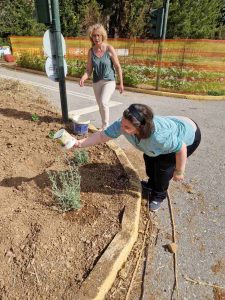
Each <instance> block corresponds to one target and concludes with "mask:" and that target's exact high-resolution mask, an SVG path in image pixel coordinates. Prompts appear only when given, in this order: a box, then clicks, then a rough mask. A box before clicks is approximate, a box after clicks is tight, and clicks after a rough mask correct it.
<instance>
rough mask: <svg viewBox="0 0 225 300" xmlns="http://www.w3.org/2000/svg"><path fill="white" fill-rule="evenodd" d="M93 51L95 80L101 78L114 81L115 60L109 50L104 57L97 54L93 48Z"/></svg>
mask: <svg viewBox="0 0 225 300" xmlns="http://www.w3.org/2000/svg"><path fill="white" fill-rule="evenodd" d="M91 52H92V56H91V57H92V66H93V82H94V83H95V82H98V81H99V80H106V81H113V80H115V69H114V67H113V62H112V60H111V57H110V55H109V52H108V51H105V53H104V55H103V56H102V57H98V56H96V55H95V53H94V51H93V49H91Z"/></svg>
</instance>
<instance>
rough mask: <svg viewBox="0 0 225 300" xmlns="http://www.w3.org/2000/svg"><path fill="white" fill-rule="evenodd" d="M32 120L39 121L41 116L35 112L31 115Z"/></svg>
mask: <svg viewBox="0 0 225 300" xmlns="http://www.w3.org/2000/svg"><path fill="white" fill-rule="evenodd" d="M31 120H32V121H33V122H37V121H39V120H40V117H39V116H38V115H36V114H33V115H32V116H31Z"/></svg>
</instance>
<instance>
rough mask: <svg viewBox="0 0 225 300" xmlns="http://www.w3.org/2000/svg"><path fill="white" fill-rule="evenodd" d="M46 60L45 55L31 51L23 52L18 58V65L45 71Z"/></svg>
mask: <svg viewBox="0 0 225 300" xmlns="http://www.w3.org/2000/svg"><path fill="white" fill-rule="evenodd" d="M45 61H46V58H45V57H44V56H37V55H33V54H31V53H29V52H25V53H22V54H21V55H20V56H19V57H18V58H17V60H16V63H17V65H18V66H21V67H24V68H29V69H34V70H39V71H44V70H45Z"/></svg>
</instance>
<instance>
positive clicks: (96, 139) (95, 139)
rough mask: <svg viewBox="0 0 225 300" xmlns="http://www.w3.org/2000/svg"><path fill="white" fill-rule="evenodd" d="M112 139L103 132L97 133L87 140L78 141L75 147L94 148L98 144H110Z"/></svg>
mask: <svg viewBox="0 0 225 300" xmlns="http://www.w3.org/2000/svg"><path fill="white" fill-rule="evenodd" d="M111 139H112V138H110V137H108V136H107V135H105V134H104V133H103V131H97V132H95V133H94V134H92V135H90V136H89V137H87V138H85V139H82V140H77V142H76V144H75V145H74V147H75V148H86V147H90V146H94V145H97V144H102V143H105V142H108V141H109V140H111Z"/></svg>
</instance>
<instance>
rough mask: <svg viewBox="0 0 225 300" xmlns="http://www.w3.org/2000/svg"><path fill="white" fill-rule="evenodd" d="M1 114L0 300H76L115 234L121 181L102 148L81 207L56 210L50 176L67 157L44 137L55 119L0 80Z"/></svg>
mask: <svg viewBox="0 0 225 300" xmlns="http://www.w3.org/2000/svg"><path fill="white" fill-rule="evenodd" d="M0 113H1V118H0V137H1V144H0V161H1V162H0V163H1V178H0V189H1V202H0V230H1V233H0V261H1V269H0V299H75V298H74V295H76V292H77V291H78V290H79V288H80V286H81V285H82V282H83V281H84V280H85V278H87V276H88V274H89V273H90V271H91V270H92V269H93V267H94V265H95V264H96V262H97V261H98V259H99V257H100V256H101V254H102V252H103V251H104V250H105V249H106V247H107V245H108V244H109V243H110V242H111V240H112V239H113V237H114V236H115V235H116V234H117V232H118V231H119V230H120V226H121V217H122V213H123V209H124V207H125V206H126V204H127V201H128V200H129V196H128V194H127V192H126V191H127V189H128V188H129V181H128V179H127V176H126V174H125V172H124V170H123V168H122V166H121V165H120V163H119V161H118V159H117V157H116V156H115V154H114V152H112V150H110V149H109V148H108V146H107V145H101V146H95V147H91V148H90V149H89V150H88V153H89V162H88V163H87V164H86V165H83V166H82V167H80V170H79V172H80V175H81V203H82V208H81V209H80V210H77V211H70V212H62V211H61V210H60V208H59V206H58V203H57V201H56V199H55V198H54V196H53V194H52V191H51V183H50V180H49V178H48V171H56V172H58V171H61V170H65V169H66V168H67V162H66V160H65V156H67V157H70V155H71V153H69V152H67V153H65V152H64V151H62V149H61V148H60V146H59V145H58V144H57V143H56V142H54V141H53V140H52V139H51V138H49V136H48V135H49V132H50V131H52V130H54V131H57V130H58V129H60V128H62V127H63V124H62V123H61V120H60V116H59V115H58V114H57V113H56V111H55V109H54V108H53V107H51V106H50V104H48V103H47V102H46V101H45V100H44V99H43V98H42V97H41V96H40V95H39V94H38V93H37V91H36V90H32V89H30V88H29V87H26V86H24V85H21V84H19V83H18V82H15V81H14V82H12V81H2V80H1V81H0ZM33 114H36V115H38V116H40V119H39V120H38V121H36V122H34V121H32V115H33Z"/></svg>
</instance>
